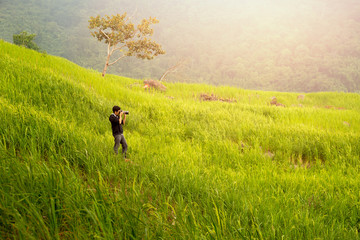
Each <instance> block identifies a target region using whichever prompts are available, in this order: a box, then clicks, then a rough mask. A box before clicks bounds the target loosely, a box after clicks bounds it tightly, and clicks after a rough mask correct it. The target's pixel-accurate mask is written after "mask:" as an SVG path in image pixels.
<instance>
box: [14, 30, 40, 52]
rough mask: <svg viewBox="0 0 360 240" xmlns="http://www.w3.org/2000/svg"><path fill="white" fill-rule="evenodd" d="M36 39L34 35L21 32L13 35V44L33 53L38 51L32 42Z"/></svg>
mask: <svg viewBox="0 0 360 240" xmlns="http://www.w3.org/2000/svg"><path fill="white" fill-rule="evenodd" d="M35 37H36V35H35V34H29V33H28V32H25V31H23V32H21V33H20V34H14V35H13V42H14V44H16V45H19V46H24V47H27V48H30V49H33V50H35V51H40V48H39V47H38V45H36V43H34V42H33V40H34V38H35Z"/></svg>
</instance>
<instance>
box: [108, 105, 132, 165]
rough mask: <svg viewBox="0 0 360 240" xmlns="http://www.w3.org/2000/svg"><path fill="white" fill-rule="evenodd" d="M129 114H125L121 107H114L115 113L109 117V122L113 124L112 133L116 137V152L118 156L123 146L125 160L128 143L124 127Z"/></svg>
mask: <svg viewBox="0 0 360 240" xmlns="http://www.w3.org/2000/svg"><path fill="white" fill-rule="evenodd" d="M127 114H129V112H124V111H122V110H121V108H120V107H119V106H114V107H113V113H112V114H111V115H110V117H109V121H110V122H111V128H112V133H113V136H114V141H115V144H114V152H115V154H116V155H117V154H118V149H119V147H120V144H121V146H122V154H123V155H124V159H125V160H126V151H127V143H126V140H125V137H124V135H123V132H124V131H123V127H122V126H123V125H125V121H126V115H127Z"/></svg>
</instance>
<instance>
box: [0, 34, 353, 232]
mask: <svg viewBox="0 0 360 240" xmlns="http://www.w3.org/2000/svg"><path fill="white" fill-rule="evenodd" d="M0 52H1V55H0V71H1V74H0V80H1V84H0V102H1V104H0V106H1V107H0V119H1V121H0V137H1V138H0V172H1V174H0V236H1V238H3V239H358V238H359V231H360V202H359V199H360V176H359V170H360V168H359V160H360V159H359V156H360V144H359V142H360V95H359V94H345V93H312V94H305V98H304V99H303V100H298V98H297V97H298V94H293V93H292V94H290V93H278V92H260V91H258V92H256V91H247V90H242V89H236V88H229V87H212V86H208V85H189V84H166V86H167V88H168V89H167V91H166V92H165V93H161V92H145V91H144V89H143V88H142V81H140V80H134V79H127V78H123V77H118V76H111V75H107V76H106V78H102V77H101V75H100V73H98V72H95V71H92V70H86V69H83V68H81V67H79V66H77V65H75V64H73V63H71V62H69V61H67V60H65V59H62V58H58V57H53V56H49V55H45V54H40V53H37V52H34V51H31V50H27V49H24V48H20V47H17V46H14V45H11V44H9V43H5V42H3V41H0ZM204 93H206V94H208V95H211V94H214V95H215V96H217V97H219V98H223V99H232V100H236V102H221V101H201V100H200V95H201V94H204ZM273 96H275V97H277V100H278V101H279V102H281V103H282V104H284V105H285V106H286V107H285V108H284V107H276V106H271V105H270V104H269V102H270V100H271V97H273ZM115 104H116V105H119V106H121V108H122V109H125V110H129V111H130V115H129V117H128V120H127V125H126V126H125V136H126V139H127V142H128V145H129V156H130V159H131V160H132V163H128V162H124V161H123V160H122V159H121V158H119V157H116V156H114V155H113V152H112V146H113V137H112V135H111V129H110V123H109V121H108V116H109V115H110V114H111V108H112V106H113V105H115Z"/></svg>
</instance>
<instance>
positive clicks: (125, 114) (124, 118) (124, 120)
mask: <svg viewBox="0 0 360 240" xmlns="http://www.w3.org/2000/svg"><path fill="white" fill-rule="evenodd" d="M125 121H126V114H124V120H123V125H125Z"/></svg>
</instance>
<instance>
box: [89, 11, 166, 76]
mask: <svg viewBox="0 0 360 240" xmlns="http://www.w3.org/2000/svg"><path fill="white" fill-rule="evenodd" d="M130 20H131V18H130V17H128V16H127V13H124V14H122V15H120V14H116V15H112V16H111V17H110V16H108V15H106V16H105V17H100V15H98V16H96V17H90V20H89V29H90V30H92V32H91V35H92V36H93V37H95V38H97V39H98V41H100V42H101V41H104V42H105V43H106V44H107V46H108V50H107V58H106V63H105V67H104V70H103V73H102V76H105V74H106V70H107V67H108V66H111V65H113V64H115V63H116V62H118V61H119V60H120V59H122V58H124V57H127V56H135V57H137V58H140V59H148V60H150V59H153V58H154V57H155V56H158V55H160V54H164V53H165V51H164V50H162V48H161V45H159V44H158V43H156V42H155V41H153V40H151V39H150V38H149V37H150V36H152V35H153V33H154V30H153V29H152V28H151V27H150V26H151V24H156V23H158V22H159V21H158V20H157V19H156V18H152V17H150V18H149V19H143V20H142V21H141V23H140V24H139V25H137V27H135V26H134V24H133V23H132V22H131V21H130ZM116 52H117V53H118V56H117V58H116V60H114V61H113V62H110V57H111V56H112V55H113V54H114V53H116Z"/></svg>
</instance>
